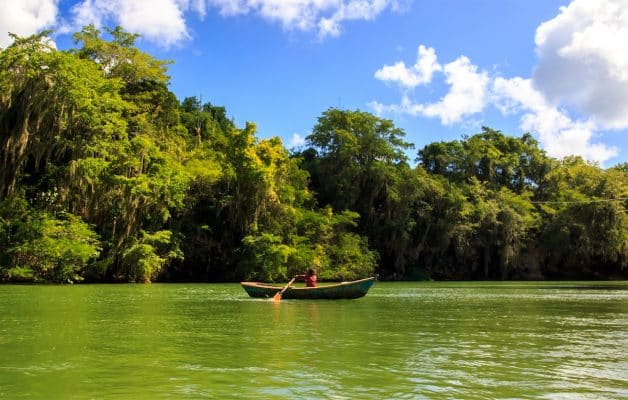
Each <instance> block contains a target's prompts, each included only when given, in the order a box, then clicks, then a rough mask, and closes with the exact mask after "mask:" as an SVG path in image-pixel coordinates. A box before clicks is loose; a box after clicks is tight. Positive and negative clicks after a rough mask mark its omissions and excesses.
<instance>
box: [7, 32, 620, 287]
mask: <svg viewBox="0 0 628 400" xmlns="http://www.w3.org/2000/svg"><path fill="white" fill-rule="evenodd" d="M46 34H47V33H46V32H44V33H42V34H40V35H34V36H30V37H26V38H22V37H17V36H15V37H14V39H15V41H14V43H13V44H12V45H11V46H9V47H7V48H6V49H3V50H0V88H1V89H0V281H8V282H13V281H26V282H80V281H88V282H151V281H155V280H164V281H183V280H185V281H190V280H192V281H237V280H243V279H256V280H264V281H285V280H288V279H290V278H291V277H292V276H294V275H296V274H300V273H303V271H305V270H307V269H308V268H311V267H314V268H316V269H317V271H318V275H319V277H320V278H321V279H323V280H349V279H356V278H361V277H365V276H368V275H372V274H374V273H378V274H380V277H381V278H384V279H426V278H433V279H513V278H514V279H517V278H518V279H541V278H577V277H589V278H596V277H599V278H612V277H626V271H627V269H626V265H627V263H628V217H627V216H626V208H627V207H628V168H626V165H625V164H622V165H617V166H615V167H613V168H609V169H603V168H600V167H599V166H598V165H595V164H591V163H587V162H586V161H584V160H582V159H580V158H578V157H568V158H565V159H562V160H557V159H553V158H550V157H548V156H547V155H546V154H545V153H544V152H543V150H542V149H541V148H540V147H539V144H538V143H537V142H536V140H535V139H534V138H533V136H532V135H530V134H524V135H523V136H521V137H513V136H508V135H505V134H503V133H502V132H500V131H497V130H493V129H490V128H486V127H485V128H483V129H482V131H481V132H479V133H478V134H476V135H473V136H470V137H466V136H464V137H462V138H461V139H460V140H455V141H450V142H437V143H431V144H428V145H426V146H424V147H423V148H422V149H420V150H419V151H418V153H417V159H416V162H417V164H416V165H413V164H411V163H410V161H409V151H410V149H412V148H413V145H412V144H410V143H408V142H406V141H405V140H404V138H405V132H404V131H403V130H402V129H400V128H398V127H396V126H395V124H394V122H393V121H391V120H387V119H382V118H379V117H377V116H374V115H372V114H370V113H367V112H363V111H359V110H355V111H351V110H342V109H337V108H329V109H328V110H325V111H323V112H322V114H321V116H320V118H319V119H318V121H317V123H316V124H315V126H314V127H313V129H312V134H311V135H310V136H308V138H307V146H306V147H305V148H304V149H303V150H301V151H299V152H296V153H290V151H288V150H287V149H286V148H285V146H284V145H283V144H282V142H281V139H279V138H276V137H274V138H259V137H258V136H257V132H256V130H257V128H256V126H255V124H254V123H250V122H249V123H247V124H246V125H245V126H243V127H238V126H236V125H235V123H234V122H233V120H232V119H230V118H229V117H228V114H227V110H226V109H225V108H224V107H221V106H217V105H214V104H212V103H211V102H205V103H203V102H202V100H201V99H200V98H197V97H187V98H184V99H183V100H179V99H177V97H176V96H175V95H174V94H173V93H172V92H171V91H170V90H169V89H168V83H169V77H168V75H167V72H168V71H167V68H168V64H169V63H170V62H169V61H163V60H158V59H155V58H154V57H153V56H151V55H149V54H147V53H144V52H142V51H140V50H139V49H137V48H136V47H135V40H136V39H137V35H134V34H130V33H128V32H125V31H124V30H122V29H121V28H119V27H117V28H114V29H105V32H104V34H103V32H101V31H100V30H98V29H96V28H95V27H94V26H86V27H85V28H83V30H82V31H81V32H78V33H76V34H75V35H74V40H75V46H76V47H75V48H73V49H70V50H65V51H60V50H56V49H54V48H52V47H51V46H50V45H49V42H48V40H47V39H46Z"/></svg>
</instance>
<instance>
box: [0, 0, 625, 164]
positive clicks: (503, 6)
mask: <svg viewBox="0 0 628 400" xmlns="http://www.w3.org/2000/svg"><path fill="white" fill-rule="evenodd" d="M89 23H93V24H95V25H96V26H98V27H114V26H116V25H121V26H122V27H123V28H125V29H126V30H127V31H130V32H134V33H138V34H140V35H141V37H140V39H139V40H138V42H137V45H138V47H139V48H141V49H142V50H144V51H146V52H148V53H150V54H151V55H153V56H155V57H157V58H159V59H168V60H172V61H173V64H172V65H171V66H170V69H169V74H170V76H171V81H170V89H171V90H172V91H173V92H174V93H175V94H176V95H177V97H179V99H181V100H183V98H185V97H189V96H197V97H201V98H202V101H203V102H204V103H205V102H211V103H212V104H214V105H221V106H225V107H226V109H227V113H228V115H229V116H230V117H232V118H233V119H234V121H235V122H236V124H237V125H238V126H243V125H244V124H245V122H247V121H250V122H254V123H256V124H257V128H258V136H259V137H261V138H266V137H271V136H279V137H281V138H282V140H283V142H284V144H285V145H286V146H287V147H289V148H295V147H297V148H298V147H299V146H302V145H303V144H304V143H305V138H306V137H307V135H309V134H310V133H311V130H312V128H313V127H314V126H315V124H316V122H317V119H318V118H319V117H320V116H321V114H322V113H323V112H324V111H325V110H327V109H328V108H330V107H339V108H343V109H349V110H358V109H359V110H361V111H367V112H371V113H373V114H376V115H378V116H379V117H381V118H386V119H391V120H393V121H394V123H395V125H396V126H398V127H400V128H402V129H404V131H405V132H406V140H407V141H408V142H411V143H413V144H414V145H415V149H414V150H411V151H409V153H408V157H409V159H410V161H413V160H414V158H415V157H416V152H417V150H419V149H421V148H422V147H423V146H425V145H427V144H429V143H431V142H435V141H451V140H457V139H460V138H461V137H462V135H473V134H475V133H479V132H480V131H481V127H482V126H488V127H490V128H493V129H496V130H500V131H502V132H503V133H505V134H508V135H512V136H521V135H522V134H523V133H525V132H530V133H532V134H533V135H534V136H535V137H536V138H537V140H538V141H539V143H540V145H541V147H542V148H544V149H545V151H546V152H547V154H548V155H550V156H553V157H564V156H568V155H574V154H575V155H580V156H582V157H584V158H586V159H587V160H590V161H595V162H597V163H599V164H600V165H601V166H603V167H610V166H613V165H615V164H617V163H623V162H628V0H0V47H2V48H4V47H6V46H8V45H9V44H10V43H11V39H10V38H9V36H8V32H12V33H16V34H19V35H22V36H25V35H30V34H33V33H36V32H39V31H41V30H43V29H52V30H54V34H53V37H52V39H53V40H54V42H55V44H56V46H57V48H59V49H66V48H68V47H71V46H72V41H71V33H72V32H75V31H78V30H80V28H81V26H83V25H86V24H89Z"/></svg>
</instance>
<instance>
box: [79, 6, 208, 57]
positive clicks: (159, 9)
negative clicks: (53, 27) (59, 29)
mask: <svg viewBox="0 0 628 400" xmlns="http://www.w3.org/2000/svg"><path fill="white" fill-rule="evenodd" d="M194 4H195V6H194V7H195V9H196V10H197V12H199V11H200V10H202V9H201V8H199V3H198V2H197V3H194ZM189 6H190V4H189V3H188V2H187V1H177V0H83V1H82V2H81V3H78V4H76V5H75V6H74V7H72V15H73V21H72V22H73V27H72V29H73V30H76V29H79V28H80V27H81V26H83V25H87V24H94V25H96V26H101V25H106V24H109V23H110V22H111V21H113V22H114V23H115V24H119V25H121V26H122V27H123V28H124V29H126V30H128V31H130V32H133V33H139V34H140V35H142V37H144V38H146V39H148V40H151V41H153V42H156V43H159V44H161V45H163V46H164V47H169V46H172V45H174V44H177V43H179V42H181V41H183V40H185V39H187V38H189V34H188V31H187V27H186V25H185V20H184V18H183V13H184V11H185V10H186V9H187V8H188V7H189Z"/></svg>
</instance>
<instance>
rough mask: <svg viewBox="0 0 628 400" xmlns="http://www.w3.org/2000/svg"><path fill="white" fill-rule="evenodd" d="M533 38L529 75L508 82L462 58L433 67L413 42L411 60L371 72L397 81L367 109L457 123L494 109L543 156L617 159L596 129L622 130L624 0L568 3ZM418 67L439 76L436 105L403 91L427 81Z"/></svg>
mask: <svg viewBox="0 0 628 400" xmlns="http://www.w3.org/2000/svg"><path fill="white" fill-rule="evenodd" d="M535 42H536V53H537V56H538V62H537V65H536V67H535V69H534V74H533V76H532V77H531V78H522V77H513V78H509V79H507V78H503V77H494V76H492V77H491V76H488V74H487V73H486V72H484V71H482V72H478V67H477V66H475V65H473V64H472V63H471V61H470V60H469V59H468V58H466V57H464V56H461V57H459V58H458V59H457V60H456V61H454V62H452V63H449V64H447V65H445V66H444V67H443V68H442V69H440V68H439V67H440V64H438V63H437V61H436V52H435V51H434V50H433V49H431V48H430V49H428V48H425V47H419V57H418V60H417V63H416V64H415V65H413V66H411V67H407V66H406V65H405V64H404V63H403V62H397V63H395V64H393V65H386V66H384V67H382V68H381V69H379V70H377V71H376V73H375V77H376V78H377V79H380V80H382V81H385V82H393V83H396V84H398V85H399V87H400V88H401V99H400V101H399V103H398V104H390V105H386V104H381V103H379V102H377V101H373V102H371V103H370V106H371V108H372V109H373V110H374V111H375V112H376V113H378V114H382V113H402V114H409V115H414V116H425V117H438V118H440V120H441V122H442V123H443V124H453V123H464V122H465V120H468V119H469V118H474V116H475V117H477V116H478V115H480V116H481V114H480V113H481V112H482V111H483V110H484V109H485V108H486V107H489V106H490V107H495V108H497V109H498V110H499V111H500V112H501V113H502V114H503V115H507V116H511V117H513V118H518V119H519V126H520V128H521V130H522V131H526V132H532V133H535V134H536V135H537V136H538V138H539V141H540V142H541V145H542V146H543V147H544V148H545V150H546V151H547V153H548V154H549V155H550V156H553V157H564V156H567V155H572V154H576V155H581V156H583V157H584V158H586V159H589V160H593V161H598V162H600V163H603V162H604V161H606V160H609V159H611V158H613V157H615V156H617V155H618V149H617V148H614V147H611V146H607V145H605V144H604V143H601V142H600V141H599V134H600V132H602V131H604V130H609V129H611V130H614V129H617V130H621V129H626V128H628V0H597V1H590V0H573V1H572V2H571V3H570V4H569V5H568V6H567V7H561V8H560V12H559V13H558V15H557V16H556V17H555V18H553V19H551V20H549V21H546V22H544V23H542V24H541V25H539V27H538V28H537V30H536V36H535ZM421 63H424V64H421ZM421 65H424V66H425V65H427V66H429V65H431V66H434V68H432V70H431V74H436V73H442V74H444V76H445V78H446V83H447V84H448V86H449V92H448V93H447V94H446V95H445V96H444V97H443V98H441V99H440V100H439V101H437V102H434V103H425V104H421V103H416V102H414V101H413V100H412V98H411V96H410V94H409V89H411V88H415V87H416V86H418V85H420V84H425V85H427V84H429V83H431V81H432V75H430V74H429V72H430V69H429V67H422V66H421ZM423 71H427V72H426V73H423ZM567 110H570V111H571V113H570V112H569V111H567ZM622 134H623V133H622Z"/></svg>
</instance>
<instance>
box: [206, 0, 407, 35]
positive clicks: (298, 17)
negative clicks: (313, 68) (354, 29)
mask: <svg viewBox="0 0 628 400" xmlns="http://www.w3.org/2000/svg"><path fill="white" fill-rule="evenodd" d="M207 1H208V4H209V5H210V6H212V7H215V8H217V9H218V10H219V12H220V14H222V15H225V16H231V15H241V14H249V13H252V14H255V15H258V16H260V17H262V18H264V19H266V20H268V21H271V22H278V23H280V24H281V25H282V26H283V28H284V29H287V30H299V31H317V32H318V35H319V37H321V38H324V37H327V36H338V35H340V34H341V33H342V24H343V22H345V21H351V20H367V21H368V20H372V19H374V18H376V17H377V16H378V15H379V14H381V13H382V12H383V11H384V10H386V9H391V10H393V11H396V10H400V9H401V8H402V2H400V1H399V0H207Z"/></svg>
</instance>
